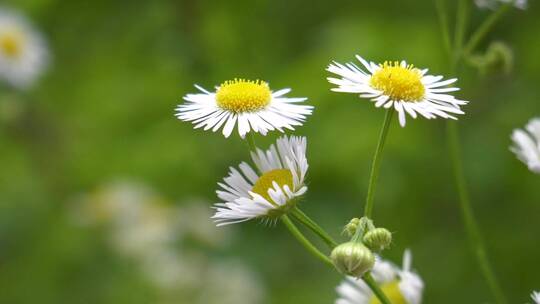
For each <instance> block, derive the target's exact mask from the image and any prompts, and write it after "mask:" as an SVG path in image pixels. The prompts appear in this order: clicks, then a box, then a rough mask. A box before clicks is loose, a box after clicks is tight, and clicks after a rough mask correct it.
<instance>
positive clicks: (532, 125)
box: [510, 118, 540, 174]
mask: <svg viewBox="0 0 540 304" xmlns="http://www.w3.org/2000/svg"><path fill="white" fill-rule="evenodd" d="M512 140H513V142H514V145H513V146H512V147H510V150H511V151H512V152H514V153H515V154H516V156H517V158H518V159H519V160H521V161H522V162H523V163H524V164H526V165H527V167H528V168H529V170H531V171H532V172H534V173H539V174H540V118H533V119H531V120H530V121H529V123H528V124H527V125H526V126H525V130H522V129H515V130H514V132H513V133H512Z"/></svg>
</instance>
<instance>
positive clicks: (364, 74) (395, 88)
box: [327, 55, 468, 127]
mask: <svg viewBox="0 0 540 304" xmlns="http://www.w3.org/2000/svg"><path fill="white" fill-rule="evenodd" d="M356 58H357V59H358V60H359V61H360V63H361V64H362V66H363V68H361V67H359V66H357V65H356V64H354V63H347V64H345V65H343V64H340V63H338V62H334V63H332V64H330V65H329V66H328V68H327V71H329V72H331V73H333V74H336V75H338V76H340V77H341V78H333V77H328V81H329V82H330V83H332V84H335V85H337V86H338V87H337V88H333V89H332V91H334V92H345V93H355V94H359V96H360V97H361V98H368V99H370V100H371V101H373V102H374V103H375V106H376V107H377V108H379V107H384V108H386V109H388V108H391V107H394V108H395V109H396V111H397V112H398V114H399V123H400V125H401V126H402V127H404V126H405V115H406V114H409V115H410V116H411V117H413V118H416V117H417V116H418V114H420V115H421V116H423V117H425V118H427V119H432V118H436V117H442V118H451V119H456V117H454V116H453V115H454V114H464V113H463V111H461V109H460V106H462V105H465V104H467V103H468V101H464V100H459V99H456V98H455V97H454V96H452V95H449V94H446V93H448V92H454V91H458V90H459V88H454V87H446V86H447V85H449V84H452V83H454V82H456V80H457V79H456V78H453V79H448V80H442V79H443V76H433V75H426V73H427V71H428V70H427V69H423V70H420V69H418V68H415V67H414V66H413V65H410V64H407V63H406V62H405V61H401V62H397V61H395V62H388V61H387V62H385V63H383V64H376V63H374V62H367V61H366V60H364V59H363V58H362V57H360V56H358V55H357V56H356Z"/></svg>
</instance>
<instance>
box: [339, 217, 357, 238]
mask: <svg viewBox="0 0 540 304" xmlns="http://www.w3.org/2000/svg"><path fill="white" fill-rule="evenodd" d="M358 225H360V219H359V218H357V217H355V218H353V219H352V220H351V221H350V222H349V223H348V224H347V225H345V228H343V233H345V234H347V235H348V236H349V237H352V236H353V235H354V234H355V233H356V229H358Z"/></svg>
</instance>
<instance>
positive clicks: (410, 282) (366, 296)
mask: <svg viewBox="0 0 540 304" xmlns="http://www.w3.org/2000/svg"><path fill="white" fill-rule="evenodd" d="M411 263H412V255H411V252H410V251H409V250H406V251H405V253H404V254H403V268H401V269H400V268H399V267H398V266H396V265H394V264H392V263H390V262H388V261H385V260H382V259H379V260H378V261H377V262H376V263H375V267H374V268H373V270H372V272H371V273H372V275H373V277H374V278H375V281H376V282H377V283H378V284H379V286H381V289H382V290H383V292H384V294H385V295H386V296H387V297H388V299H389V300H390V302H391V303H394V304H420V303H421V302H422V293H423V290H424V282H423V281H422V279H421V278H420V277H419V276H418V275H417V274H416V273H415V272H413V271H412V270H411ZM336 290H337V292H338V294H339V298H338V299H337V300H336V302H335V304H374V303H380V302H379V300H378V299H377V297H376V296H375V295H374V294H373V292H372V291H371V289H369V287H368V286H367V285H366V283H364V282H363V281H361V280H356V279H354V278H351V277H348V278H346V279H345V280H344V281H343V282H342V283H341V284H340V285H339V286H338V287H337V289H336Z"/></svg>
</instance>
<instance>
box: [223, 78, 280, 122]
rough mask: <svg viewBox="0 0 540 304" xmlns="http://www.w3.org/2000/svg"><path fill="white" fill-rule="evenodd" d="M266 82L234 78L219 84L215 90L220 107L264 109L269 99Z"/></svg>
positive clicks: (270, 94) (237, 109)
mask: <svg viewBox="0 0 540 304" xmlns="http://www.w3.org/2000/svg"><path fill="white" fill-rule="evenodd" d="M271 97H272V92H270V88H269V87H268V83H266V82H264V81H260V80H255V81H253V80H245V79H236V78H235V79H234V80H228V81H225V82H224V83H222V84H221V85H220V86H219V89H218V90H217V92H216V100H217V104H218V106H219V107H220V108H222V109H224V110H227V111H231V112H235V113H243V112H254V111H258V110H261V109H264V108H265V107H266V106H267V105H268V104H269V103H270V100H271Z"/></svg>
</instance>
